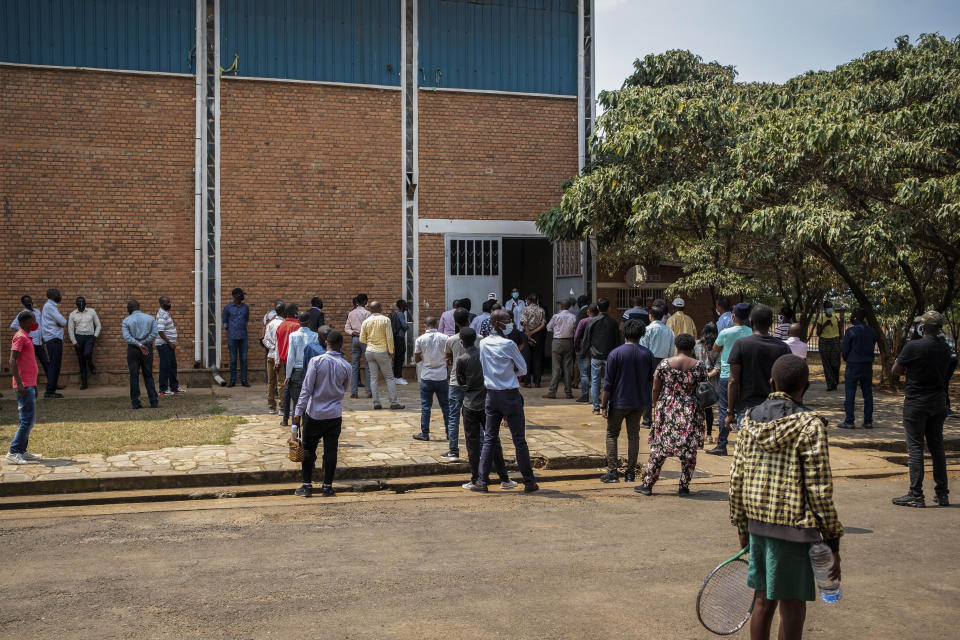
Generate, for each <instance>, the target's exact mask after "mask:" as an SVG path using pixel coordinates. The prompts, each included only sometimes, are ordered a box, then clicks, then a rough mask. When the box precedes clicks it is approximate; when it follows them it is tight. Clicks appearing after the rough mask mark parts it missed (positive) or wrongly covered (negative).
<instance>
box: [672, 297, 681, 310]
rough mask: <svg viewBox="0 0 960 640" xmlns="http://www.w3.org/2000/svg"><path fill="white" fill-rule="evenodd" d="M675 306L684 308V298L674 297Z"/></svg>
mask: <svg viewBox="0 0 960 640" xmlns="http://www.w3.org/2000/svg"><path fill="white" fill-rule="evenodd" d="M673 306H675V307H677V308H681V309H682V308H683V298H674V299H673Z"/></svg>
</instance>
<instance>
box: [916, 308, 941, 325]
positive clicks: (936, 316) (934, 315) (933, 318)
mask: <svg viewBox="0 0 960 640" xmlns="http://www.w3.org/2000/svg"><path fill="white" fill-rule="evenodd" d="M920 322H921V323H922V324H923V325H924V326H928V327H942V326H943V324H944V319H943V315H942V314H941V313H940V312H938V311H927V312H926V313H925V314H923V315H922V316H920Z"/></svg>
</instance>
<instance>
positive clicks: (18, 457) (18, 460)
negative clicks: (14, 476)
mask: <svg viewBox="0 0 960 640" xmlns="http://www.w3.org/2000/svg"><path fill="white" fill-rule="evenodd" d="M7 462H9V463H10V464H36V460H27V459H26V458H24V457H23V454H20V453H8V454H7Z"/></svg>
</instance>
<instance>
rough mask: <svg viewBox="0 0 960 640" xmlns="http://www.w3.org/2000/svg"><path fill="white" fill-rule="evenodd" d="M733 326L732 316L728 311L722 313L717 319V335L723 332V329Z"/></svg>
mask: <svg viewBox="0 0 960 640" xmlns="http://www.w3.org/2000/svg"><path fill="white" fill-rule="evenodd" d="M732 326H733V314H732V313H730V312H729V311H725V312H723V314H721V316H720V317H719V318H717V333H719V332H721V331H723V330H724V329H729V328H730V327H732Z"/></svg>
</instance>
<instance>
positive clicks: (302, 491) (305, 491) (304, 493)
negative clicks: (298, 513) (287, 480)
mask: <svg viewBox="0 0 960 640" xmlns="http://www.w3.org/2000/svg"><path fill="white" fill-rule="evenodd" d="M293 495H295V496H300V497H301V498H309V497H310V496H312V495H313V487H310V486H308V485H301V486H299V487H297V490H296V491H294V492H293Z"/></svg>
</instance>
